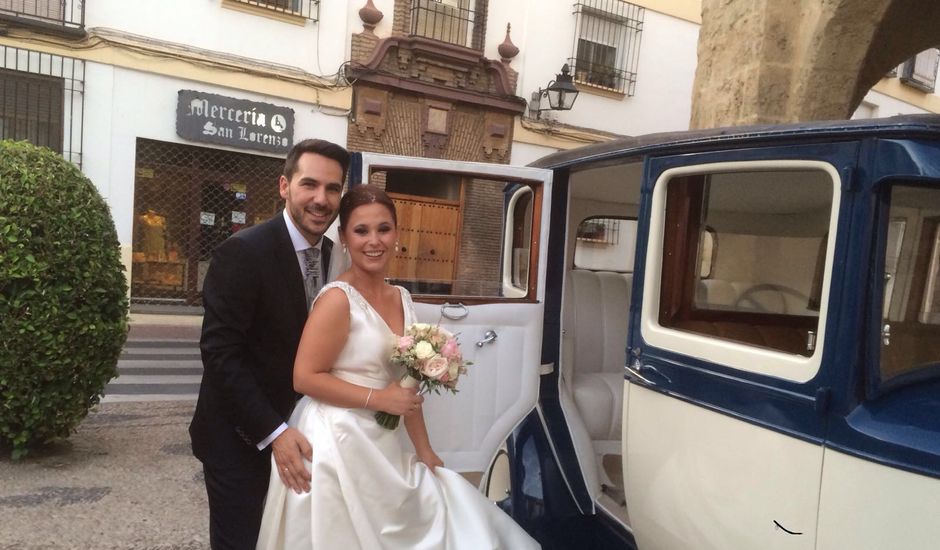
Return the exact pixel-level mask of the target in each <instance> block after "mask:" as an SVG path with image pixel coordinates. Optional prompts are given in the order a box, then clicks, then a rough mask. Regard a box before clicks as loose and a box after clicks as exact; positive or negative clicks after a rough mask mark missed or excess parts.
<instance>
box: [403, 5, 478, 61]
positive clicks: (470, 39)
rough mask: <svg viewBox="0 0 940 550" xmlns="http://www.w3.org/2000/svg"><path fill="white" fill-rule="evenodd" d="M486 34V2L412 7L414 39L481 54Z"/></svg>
mask: <svg viewBox="0 0 940 550" xmlns="http://www.w3.org/2000/svg"><path fill="white" fill-rule="evenodd" d="M485 32H486V2H485V1H484V0H415V1H414V3H413V4H412V6H411V35H412V36H423V37H425V38H432V39H434V40H440V41H441V42H448V43H450V44H456V45H458V46H464V47H468V48H473V49H475V50H482V49H483V35H484V34H485Z"/></svg>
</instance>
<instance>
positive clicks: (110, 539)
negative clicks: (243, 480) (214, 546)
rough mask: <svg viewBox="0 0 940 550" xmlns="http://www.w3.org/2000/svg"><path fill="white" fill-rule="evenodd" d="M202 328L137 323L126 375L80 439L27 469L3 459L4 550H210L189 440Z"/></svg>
mask: <svg viewBox="0 0 940 550" xmlns="http://www.w3.org/2000/svg"><path fill="white" fill-rule="evenodd" d="M154 322H156V323H175V324H174V325H169V324H163V325H160V324H148V323H154ZM198 323H199V318H195V317H194V318H183V319H166V320H164V319H159V318H152V317H146V316H145V317H144V318H143V319H135V318H133V317H132V326H131V331H130V335H129V340H128V344H127V346H126V348H125V350H124V353H123V354H122V356H121V360H120V362H119V366H118V368H119V371H120V374H121V376H120V377H119V378H118V379H116V380H115V382H114V383H112V384H110V385H109V386H108V387H107V389H106V393H107V396H106V397H105V398H104V399H103V400H102V403H101V404H100V405H99V406H98V407H97V408H96V409H95V410H93V411H92V412H91V413H90V414H89V415H88V417H87V418H85V420H84V421H82V423H81V424H80V425H79V427H78V429H77V431H76V433H74V434H72V436H71V437H69V439H68V440H67V441H65V442H62V443H59V444H57V445H54V446H51V447H49V448H46V449H42V450H40V451H38V452H35V453H32V454H30V455H29V456H28V457H27V458H25V459H24V460H22V461H20V462H16V463H14V462H11V461H10V459H9V455H3V456H0V518H2V520H0V550H13V549H16V550H20V549H23V550H31V549H36V550H39V549H42V550H59V549H63V550H64V549H76V550H77V549H91V548H94V549H148V550H164V549H166V550H170V549H186V550H195V549H203V548H208V508H207V504H206V497H205V489H204V486H203V483H202V468H201V465H200V464H199V462H198V461H197V460H196V459H195V458H193V457H192V452H191V450H190V445H189V434H188V433H187V431H186V430H187V428H188V426H189V421H190V419H191V418H192V413H193V409H194V407H195V403H196V402H195V396H196V392H197V391H198V387H199V378H200V376H201V370H202V369H201V365H200V363H199V360H198V346H197V344H196V342H197V341H198Z"/></svg>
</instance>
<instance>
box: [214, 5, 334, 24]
mask: <svg viewBox="0 0 940 550" xmlns="http://www.w3.org/2000/svg"><path fill="white" fill-rule="evenodd" d="M230 1H231V2H235V3H237V4H248V5H249V6H257V7H259V8H264V9H268V10H271V11H275V12H278V13H283V14H287V15H296V16H299V17H303V18H305V19H309V20H311V21H316V20H317V19H318V18H319V16H320V0H230Z"/></svg>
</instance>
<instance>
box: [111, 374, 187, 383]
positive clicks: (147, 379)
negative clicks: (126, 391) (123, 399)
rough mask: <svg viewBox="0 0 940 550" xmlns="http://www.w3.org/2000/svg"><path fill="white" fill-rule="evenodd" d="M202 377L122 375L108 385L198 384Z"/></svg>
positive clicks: (183, 375)
mask: <svg viewBox="0 0 940 550" xmlns="http://www.w3.org/2000/svg"><path fill="white" fill-rule="evenodd" d="M200 382H202V375H201V374H196V375H185V374H181V375H175V376H173V375H167V374H122V375H121V376H118V377H117V378H115V379H114V380H111V382H110V384H163V385H166V384H199V383H200Z"/></svg>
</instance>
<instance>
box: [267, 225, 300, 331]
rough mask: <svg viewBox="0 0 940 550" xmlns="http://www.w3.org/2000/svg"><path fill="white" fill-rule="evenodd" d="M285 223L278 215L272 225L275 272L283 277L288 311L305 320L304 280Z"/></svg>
mask: <svg viewBox="0 0 940 550" xmlns="http://www.w3.org/2000/svg"><path fill="white" fill-rule="evenodd" d="M286 223H287V222H285V221H284V216H283V215H280V216H278V217H277V221H276V222H275V224H274V225H275V227H274V235H275V246H274V256H275V261H276V262H277V270H278V271H279V272H280V273H282V274H283V276H284V277H283V280H284V289H285V290H284V291H285V293H286V294H287V296H288V301H289V302H290V304H291V306H290V308H291V309H290V310H291V312H293V314H294V316H295V317H299V318H300V319H301V320H302V319H306V318H307V295H306V293H305V292H304V278H303V275H302V274H301V273H300V264H299V263H298V261H297V252H295V251H294V243H292V242H291V240H290V233H288V232H287V225H286Z"/></svg>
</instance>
